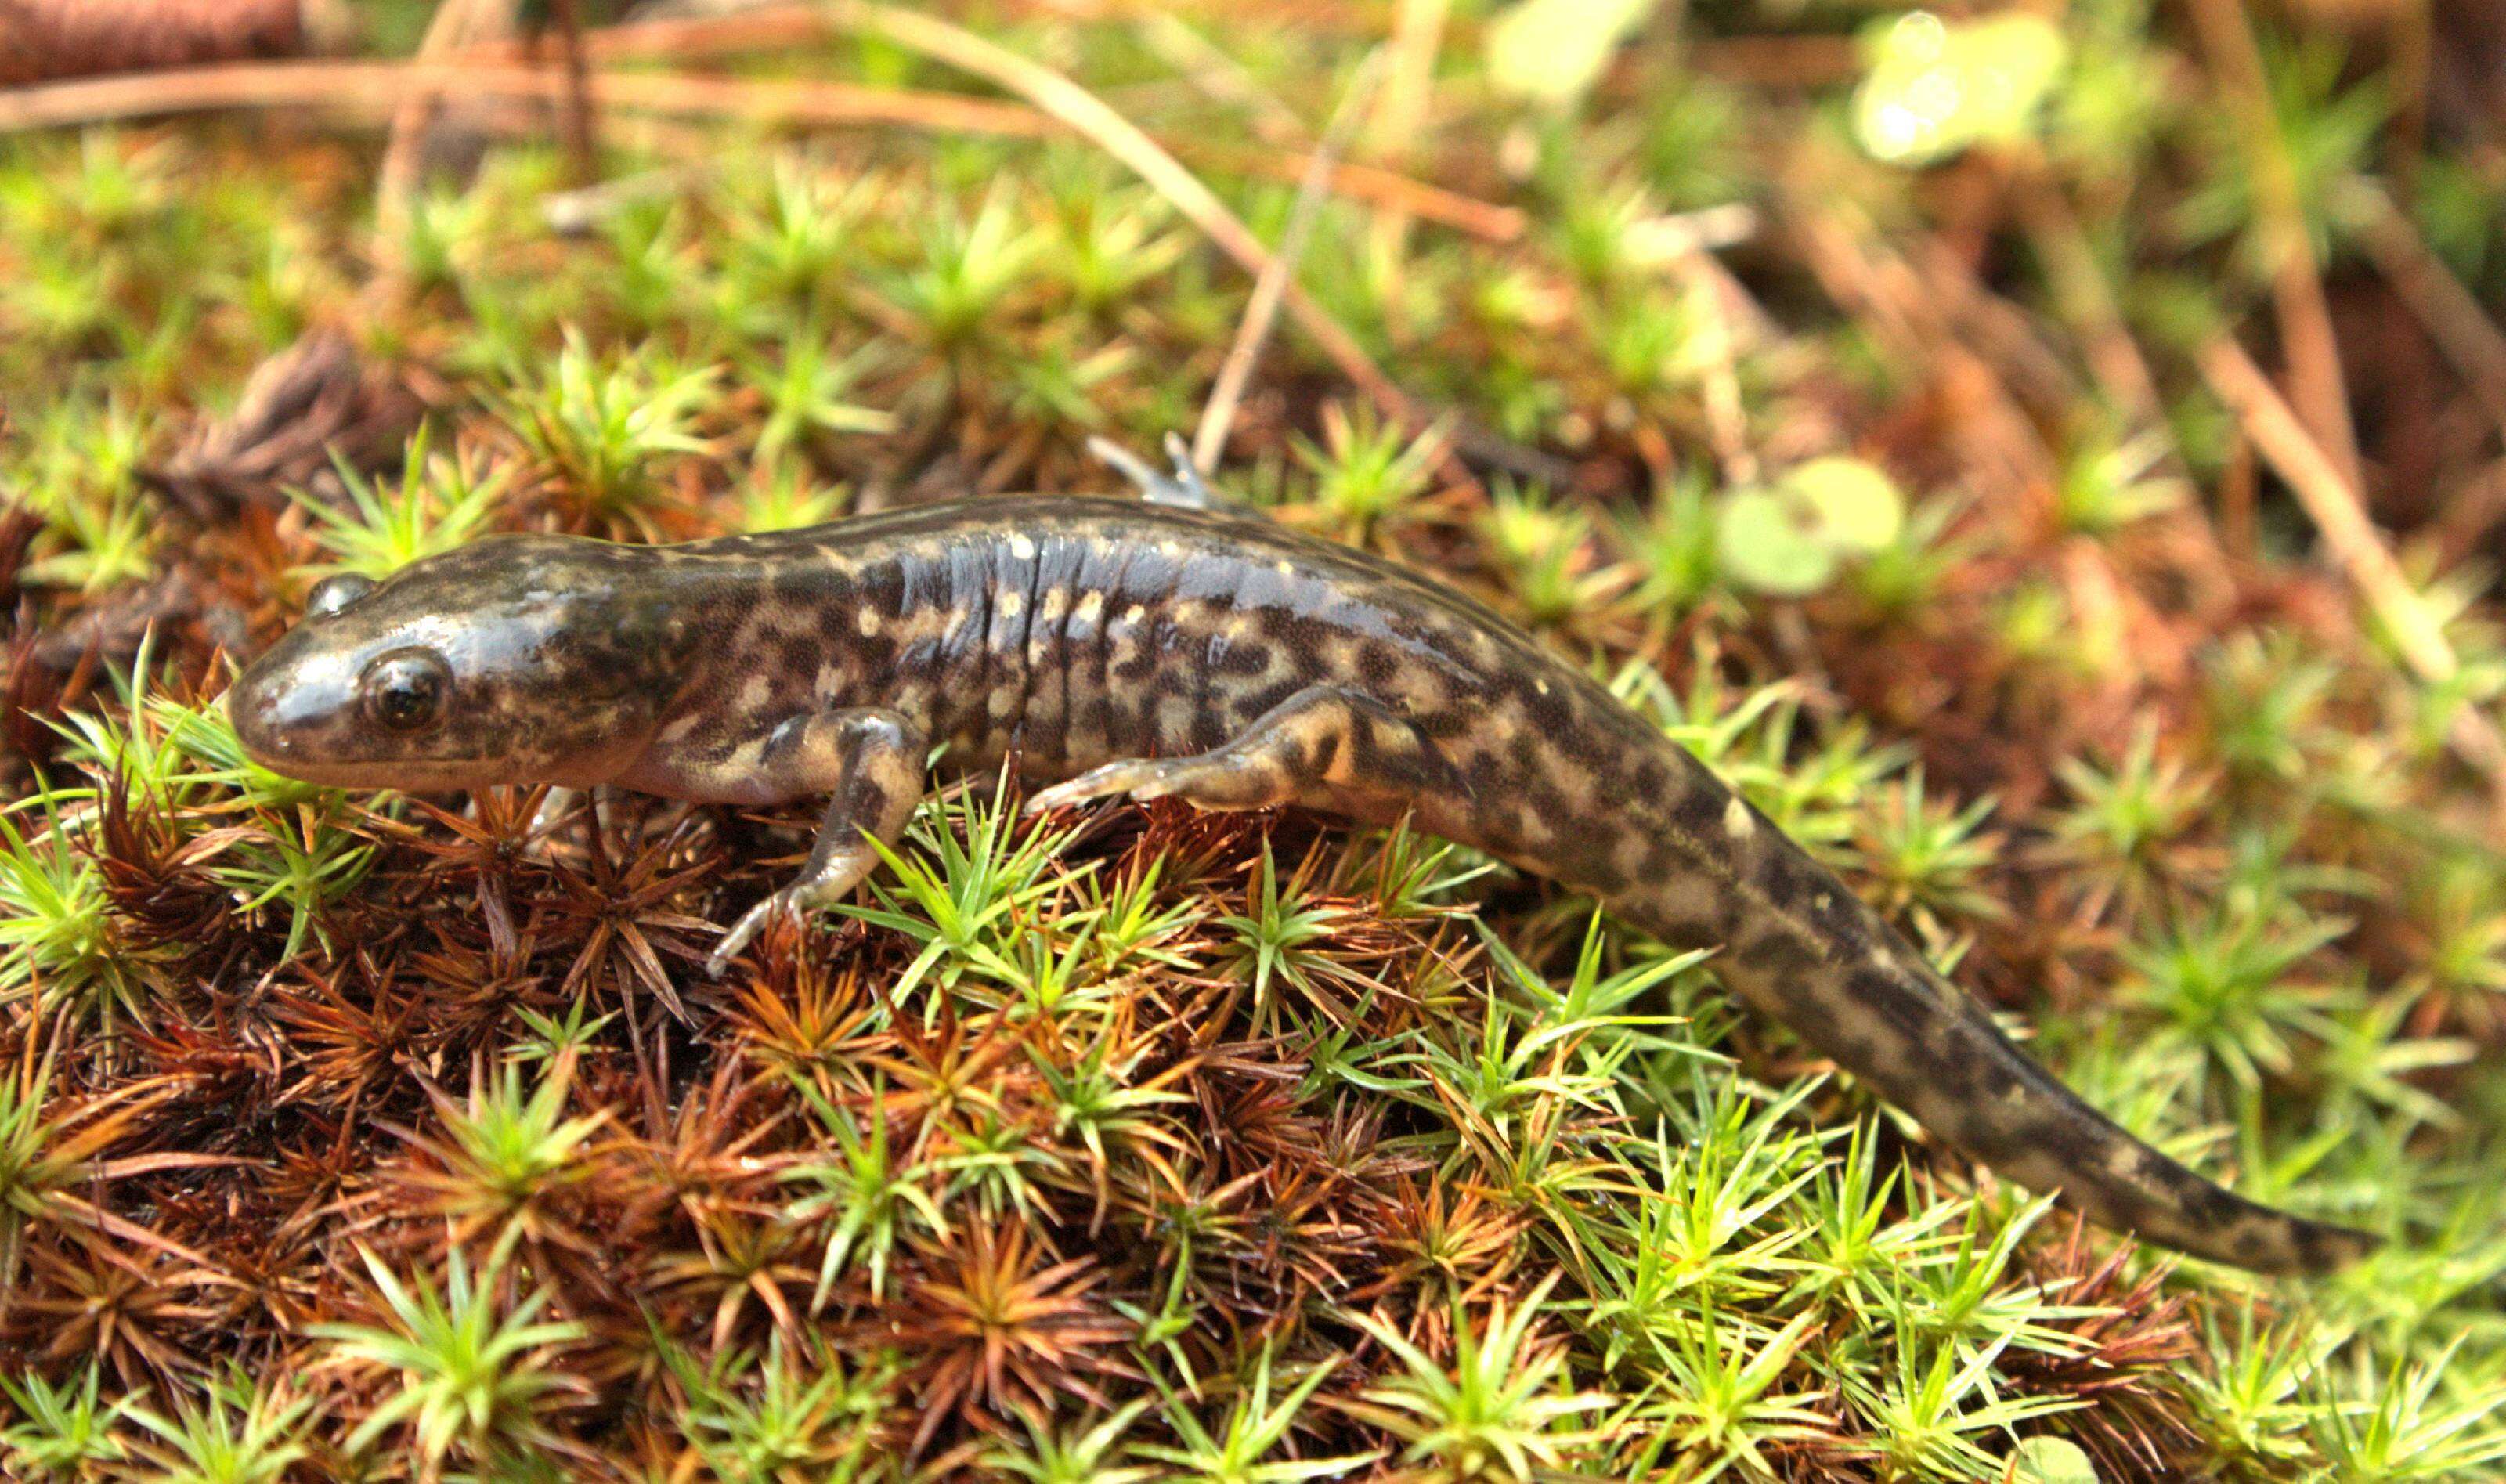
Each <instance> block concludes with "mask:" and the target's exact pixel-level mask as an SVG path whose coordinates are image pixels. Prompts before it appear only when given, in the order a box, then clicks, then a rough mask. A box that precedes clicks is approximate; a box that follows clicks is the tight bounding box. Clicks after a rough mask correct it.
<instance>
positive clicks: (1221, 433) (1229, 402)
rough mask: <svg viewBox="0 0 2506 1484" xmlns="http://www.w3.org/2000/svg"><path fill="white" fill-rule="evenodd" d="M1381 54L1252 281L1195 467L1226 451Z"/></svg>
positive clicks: (1351, 90) (1326, 141)
mask: <svg viewBox="0 0 2506 1484" xmlns="http://www.w3.org/2000/svg"><path fill="white" fill-rule="evenodd" d="M1379 57H1380V54H1376V55H1370V56H1369V57H1368V58H1367V60H1366V62H1365V63H1364V65H1362V66H1361V67H1360V68H1359V69H1358V74H1357V76H1355V77H1354V78H1351V79H1350V80H1349V85H1348V90H1347V91H1346V92H1344V93H1343V94H1342V96H1341V100H1340V106H1339V107H1338V108H1337V109H1335V110H1334V111H1333V113H1332V118H1331V122H1330V123H1329V124H1327V125H1326V126H1324V128H1323V137H1322V139H1321V142H1319V143H1318V144H1316V145H1315V147H1314V151H1313V154H1312V155H1311V156H1310V157H1309V158H1310V159H1311V160H1312V162H1313V163H1311V164H1310V165H1309V166H1307V170H1306V179H1305V183H1304V185H1303V186H1301V187H1300V188H1299V189H1298V192H1297V203H1296V206H1295V208H1294V209H1293V210H1292V211H1290V213H1289V215H1288V225H1287V227H1286V229H1285V230H1283V231H1282V232H1281V233H1280V234H1279V246H1278V248H1277V250H1276V251H1275V252H1273V253H1272V254H1271V262H1270V264H1269V265H1268V266H1267V267H1265V268H1264V269H1263V270H1262V275H1261V276H1260V277H1259V278H1256V279H1255V280H1254V281H1253V294H1252V297H1251V298H1249V299H1248V300H1246V301H1245V305H1244V318H1243V320H1242V321H1241V322H1240V323H1238V324H1237V325H1236V327H1235V344H1231V345H1229V346H1228V347H1227V359H1226V360H1224V361H1222V362H1220V363H1219V368H1218V380H1216V381H1215V382H1214V383H1212V384H1211V386H1210V389H1209V401H1208V402H1207V403H1205V404H1204V405H1203V406H1202V407H1201V410H1200V426H1199V428H1198V429H1196V430H1195V431H1194V433H1193V436H1192V461H1193V465H1194V467H1196V468H1199V469H1214V468H1216V467H1218V455H1219V453H1220V452H1221V451H1222V450H1224V449H1225V448H1226V447H1227V430H1228V427H1229V426H1230V425H1231V424H1232V423H1234V421H1235V407H1236V404H1237V403H1238V402H1240V401H1242V400H1243V397H1244V388H1245V385H1246V384H1247V383H1248V382H1249V381H1251V380H1252V378H1253V368H1254V366H1255V365H1256V364H1257V363H1258V362H1259V361H1260V360H1261V358H1262V346H1263V344H1264V343H1265V342H1267V341H1269V340H1270V338H1271V326H1272V325H1274V324H1276V323H1277V322H1278V318H1279V302H1280V299H1281V297H1282V296H1283V295H1285V294H1286V292H1287V289H1288V285H1289V283H1290V281H1291V280H1292V279H1294V277H1295V276H1296V271H1297V264H1298V263H1299V262H1300V261H1302V260H1303V259H1304V257H1305V253H1306V242H1307V239H1308V238H1310V237H1311V236H1312V235H1313V229H1314V220H1315V218H1317V217H1319V216H1320V215H1321V214H1322V204H1323V198H1324V196H1325V195H1327V194H1328V190H1329V187H1330V185H1331V167H1332V162H1333V160H1334V159H1336V158H1337V157H1338V156H1339V154H1340V152H1341V151H1342V150H1343V149H1346V148H1347V147H1348V138H1349V135H1350V133H1351V132H1352V131H1353V130H1354V129H1355V127H1356V125H1357V121H1358V117H1359V113H1360V105H1361V104H1362V103H1363V101H1364V99H1365V97H1366V95H1367V94H1368V93H1369V92H1371V91H1372V90H1374V88H1375V82H1376V79H1377V78H1378V76H1379V75H1380V74H1381V68H1380V66H1379V64H1378V63H1379Z"/></svg>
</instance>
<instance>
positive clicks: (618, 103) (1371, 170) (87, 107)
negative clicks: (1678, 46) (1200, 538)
mask: <svg viewBox="0 0 2506 1484" xmlns="http://www.w3.org/2000/svg"><path fill="white" fill-rule="evenodd" d="M758 19H761V20H762V19H764V18H762V17H761V18H758ZM788 27H789V22H788V21H784V22H782V23H781V24H780V25H778V27H777V29H776V30H775V31H774V32H773V33H769V32H767V31H766V30H765V29H764V28H762V27H758V28H751V27H745V26H741V27H734V26H732V25H731V23H730V22H729V21H728V20H710V21H694V20H690V21H670V22H662V21H644V22H638V23H636V24H634V25H631V26H620V27H614V28H611V29H610V30H608V31H606V32H602V31H595V32H592V33H591V35H590V36H588V37H587V38H586V40H587V42H588V43H590V44H591V45H590V48H589V50H590V52H591V55H592V56H594V57H595V58H598V57H608V58H610V59H627V58H633V57H640V56H646V55H653V54H663V53H666V52H668V51H669V50H670V44H672V43H675V42H676V41H678V40H681V39H685V38H696V40H695V41H691V43H690V45H691V46H692V47H693V48H694V49H695V50H696V51H698V52H701V51H703V50H704V48H703V46H701V45H698V42H700V41H706V40H710V41H713V42H719V43H724V44H726V45H728V44H729V43H731V42H734V41H736V42H737V43H738V46H737V47H735V48H733V49H734V50H745V49H747V48H748V47H751V46H755V45H762V44H765V41H766V40H767V38H768V36H769V35H770V34H787V33H788V32H787V28H788ZM627 33H633V34H632V35H631V36H627ZM802 34H803V35H805V36H806V35H815V34H818V32H816V31H808V32H804V33H802ZM622 37H626V38H627V40H629V41H631V43H632V44H631V45H618V44H616V43H617V42H618V41H619V39H620V38H622ZM604 43H605V44H604ZM513 55H514V54H513V53H512V51H511V49H507V48H503V47H488V48H482V49H478V50H476V51H470V52H460V53H454V54H449V55H447V56H446V57H444V58H443V59H442V60H441V61H437V62H428V63H416V62H389V61H304V62H272V63H247V64H240V65H235V66H224V67H197V68H186V69H183V70H180V71H173V72H159V73H150V74H145V75H139V76H130V77H110V78H91V79H82V80H79V81H76V82H67V83H47V84H41V85H38V86H35V87H30V88H19V89H0V133H12V132H22V131H25V130H29V129H39V128H63V127H77V126H82V125H90V124H107V123H114V122H121V121H129V120H135V119H148V118H161V117H165V116H168V115H173V114H185V113H200V112H209V111H216V110H223V109H268V108H329V109H337V110H340V111H344V112H347V113H350V114H352V115H373V114H376V113H388V112H389V111H391V110H393V109H395V108H397V107H399V106H400V105H402V104H403V103H405V102H406V101H408V99H409V98H410V96H411V95H412V93H415V92H429V93H431V92H434V91H437V90H442V89H443V88H445V87H447V86H448V85H451V84H454V83H457V84H458V85H459V87H460V90H461V92H462V94H463V95H464V96H465V97H479V98H483V99H492V100H505V101H512V100H519V99H538V100H551V99H555V98H556V97H558V96H559V95H560V94H559V92H558V90H556V89H555V87H553V86H552V83H551V80H550V79H548V78H547V77H546V76H545V75H544V74H543V73H541V72H540V71H539V69H537V68H532V67H528V66H524V65H522V64H520V63H519V61H517V60H514V59H513ZM591 100H592V102H593V103H594V104H595V105H596V106H598V107H600V108H602V109H606V110H611V111H616V110H627V111H631V112H642V113H657V114H663V115H674V116H680V117H690V118H717V117H730V118H740V119H745V120H750V121H754V122H761V123H767V124H787V125H803V126H818V127H827V126H844V125H861V124H892V125H899V126H905V127H922V128H935V129H948V130H953V131H956V132H961V133H981V134H996V135H1004V136H1009V137H1014V138H1028V139H1032V138H1043V137H1047V136H1050V135H1053V134H1057V133H1061V132H1063V131H1064V129H1065V128H1066V126H1064V125H1063V124H1061V123H1060V122H1059V121H1056V120H1055V119H1053V118H1051V117H1050V116H1048V115H1046V114H1045V113H1043V112H1042V111H1041V110H1038V109H1034V108H1029V107H1026V106H1024V105H1022V104H1018V103H1006V102H1000V101H997V100H994V99H989V98H972V97H967V96H964V95H962V94H959V93H949V92H926V91H916V90H911V89H874V88H858V87H853V86H851V85H848V84H843V83H830V82H818V81H812V80H804V79H762V78H732V77H716V76H711V75H698V74H691V73H668V72H642V71H638V72H614V71H612V72H594V73H593V74H592V77H591ZM495 122H498V123H499V124H500V126H501V127H510V121H495ZM1172 147H1173V148H1174V149H1175V150H1176V151H1177V153H1179V154H1182V155H1188V156H1191V157H1193V158H1196V159H1201V160H1206V161H1209V162H1210V163H1213V164H1215V165H1217V166H1219V167H1221V168H1223V169H1227V170H1232V171H1238V172H1241V173H1244V174H1260V175H1268V176H1271V177H1273V178H1276V179H1282V180H1289V181H1295V180H1301V179H1303V178H1304V176H1305V172H1306V170H1307V167H1308V166H1309V165H1310V164H1311V163H1312V162H1311V157H1310V156H1308V155H1304V154H1280V153H1278V152H1276V151H1266V150H1259V149H1250V148H1246V147H1243V146H1239V145H1233V144H1229V143H1226V142H1224V141H1217V140H1207V141H1178V142H1177V143H1176V144H1174V145H1173V146H1172ZM1332 189H1333V190H1334V191H1335V192H1337V193H1338V194H1340V195H1343V196H1346V197H1350V198H1353V199H1360V200H1365V201H1369V202H1372V203H1374V204H1377V205H1379V206H1385V207H1389V208H1392V209H1395V210H1400V211H1406V212H1409V213H1411V214H1413V215H1414V216H1417V217H1419V218H1421V219H1423V220H1427V221H1432V222H1435V223H1437V224H1438V225H1439V226H1443V227H1449V228H1451V229H1452V230H1454V231H1456V232H1463V233H1468V234H1470V235H1473V236H1476V237H1482V238H1485V239H1486V240H1488V241H1492V242H1510V241H1514V240H1517V239H1519V238H1520V237H1521V236H1522V235H1523V232H1524V230H1525V221H1524V217H1523V214H1522V212H1521V211H1519V210H1517V209H1515V208H1514V207H1511V206H1501V205H1497V204H1495V203H1494V202H1491V201H1484V200H1480V199H1476V198H1473V197H1468V196H1462V195H1459V194H1457V193H1455V192H1452V191H1448V190H1445V189H1444V188H1442V187H1440V186H1434V185H1429V184H1428V183H1426V182H1424V181H1420V180H1413V179H1411V178H1409V177H1407V176H1404V175H1400V174H1397V173H1395V172H1393V171H1390V170H1385V169H1380V168H1378V167H1376V166H1373V165H1366V164H1359V163H1352V162H1349V161H1342V162H1340V163H1338V164H1336V165H1335V166H1334V167H1333V169H1332Z"/></svg>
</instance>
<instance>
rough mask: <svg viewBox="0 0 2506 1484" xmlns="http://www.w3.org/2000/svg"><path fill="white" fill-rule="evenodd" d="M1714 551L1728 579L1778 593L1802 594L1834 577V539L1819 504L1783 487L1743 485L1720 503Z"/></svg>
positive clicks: (1788, 594)
mask: <svg viewBox="0 0 2506 1484" xmlns="http://www.w3.org/2000/svg"><path fill="white" fill-rule="evenodd" d="M1715 553H1716V556H1717V558H1718V559H1719V563H1720V565H1721V566H1722V568H1723V570H1724V571H1725V572H1726V573H1729V574H1730V575H1731V577H1732V580H1733V581H1735V582H1737V583H1739V584H1740V585H1741V586H1742V587H1746V588H1751V589H1754V590H1756V591H1758V592H1760V593H1766V594H1769V595H1771V596H1773V597H1807V596H1808V595H1809V594H1812V593H1815V592H1817V591H1818V590H1819V589H1821V588H1823V587H1826V586H1827V585H1828V583H1829V582H1830V581H1832V580H1834V578H1835V576H1836V568H1837V564H1838V561H1839V560H1840V552H1839V550H1838V548H1837V545H1836V543H1835V542H1834V541H1833V540H1831V539H1830V538H1829V537H1828V535H1827V533H1826V532H1825V531H1824V530H1822V529H1821V528H1820V523H1819V518H1818V512H1817V508H1816V507H1815V506H1813V505H1812V504H1811V503H1810V502H1809V501H1808V499H1806V498H1804V497H1803V496H1802V495H1801V494H1799V493H1797V492H1795V491H1792V490H1789V489H1780V488H1778V489H1742V490H1739V491H1737V492H1736V493H1735V494H1733V495H1732V496H1731V497H1730V498H1729V499H1726V500H1725V501H1724V502H1723V510H1722V518H1721V520H1720V521H1719V522H1717V524H1716V527H1715Z"/></svg>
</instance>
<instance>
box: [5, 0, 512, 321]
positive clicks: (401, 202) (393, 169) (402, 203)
mask: <svg viewBox="0 0 2506 1484" xmlns="http://www.w3.org/2000/svg"><path fill="white" fill-rule="evenodd" d="M483 8H484V7H483V0H444V3H443V4H441V5H439V6H437V7H436V8H435V14H434V15H433V16H431V17H429V18H427V22H426V33H425V34H424V35H423V36H420V37H419V38H418V42H417V52H416V54H415V55H416V61H417V63H418V64H419V65H420V66H421V67H423V66H425V65H427V64H431V63H435V62H439V61H441V60H442V59H443V58H444V56H445V55H446V54H448V53H449V52H451V51H453V50H454V49H455V48H457V47H459V46H460V45H461V44H462V43H463V42H464V41H466V40H467V39H468V37H469V32H470V27H471V24H472V22H473V20H474V19H475V18H477V16H478V14H479V13H480V11H481V10H482V9H483ZM128 81H131V82H143V81H146V80H145V79H135V78H134V79H129V80H128ZM438 96H439V90H438V89H436V88H431V87H418V88H412V89H410V90H406V91H403V92H401V93H400V94H399V95H398V97H397V99H396V100H395V101H394V103H393V105H392V119H391V133H390V136H389V137H388V138H387V139H385V141H384V143H383V158H382V163H381V165H380V166H379V167H377V168H376V172H375V253H374V256H375V263H376V273H375V281H376V283H377V284H380V283H384V282H387V281H388V282H397V281H398V280H399V277H400V269H401V266H402V265H401V248H402V245H403V244H404V243H405V242H407V241H408V239H409V223H410V202H411V201H412V200H413V199H416V196H417V185H418V177H419V175H420V173H421V172H422V170H423V168H424V165H425V161H426V133H427V128H428V127H429V126H430V125H431V124H432V123H433V122H434V119H435V107H436V101H437V98H438ZM8 102H9V100H8V99H7V98H6V97H0V120H5V119H6V118H7V116H8ZM378 292H379V290H378Z"/></svg>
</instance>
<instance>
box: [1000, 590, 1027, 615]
mask: <svg viewBox="0 0 2506 1484" xmlns="http://www.w3.org/2000/svg"><path fill="white" fill-rule="evenodd" d="M995 606H997V607H998V608H999V609H1000V614H1001V617H1003V618H1016V617H1018V616H1019V613H1020V610H1021V609H1023V608H1024V607H1025V606H1026V598H1025V597H1022V596H1021V595H1020V594H1017V593H1004V594H1002V595H1001V597H1000V601H999V602H998V603H997V604H996V605H995Z"/></svg>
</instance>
